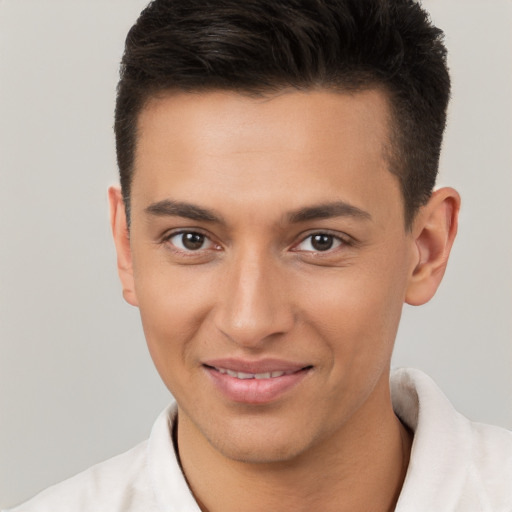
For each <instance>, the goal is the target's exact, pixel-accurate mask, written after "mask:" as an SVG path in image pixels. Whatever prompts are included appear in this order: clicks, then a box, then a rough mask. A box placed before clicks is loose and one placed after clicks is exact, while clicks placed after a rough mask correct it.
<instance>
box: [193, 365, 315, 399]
mask: <svg viewBox="0 0 512 512" xmlns="http://www.w3.org/2000/svg"><path fill="white" fill-rule="evenodd" d="M203 368H204V369H205V371H206V374H207V375H208V376H209V378H210V382H211V383H212V384H213V388H214V389H215V390H216V392H220V394H221V396H222V397H223V398H224V399H227V400H228V401H230V402H236V403H245V404H253V405H257V404H266V403H270V402H274V401H276V400H277V399H280V398H282V397H284V396H286V395H287V394H288V393H289V392H291V391H292V390H293V389H294V388H295V387H296V386H298V385H299V384H300V383H301V382H302V381H303V380H304V378H305V377H306V376H307V375H309V373H310V371H311V370H312V369H313V367H312V366H311V365H307V366H303V365H300V364H295V363H289V362H284V361H276V360H265V361H260V362H256V363H251V362H244V361H239V360H223V361H218V362H215V363H214V362H208V363H206V364H203Z"/></svg>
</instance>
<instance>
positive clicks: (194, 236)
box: [169, 231, 213, 251]
mask: <svg viewBox="0 0 512 512" xmlns="http://www.w3.org/2000/svg"><path fill="white" fill-rule="evenodd" d="M169 241H170V242H171V243H172V245H174V246H175V247H177V248H178V249H180V250H182V251H199V250H201V249H209V248H210V247H211V246H212V245H213V244H212V242H211V240H210V239H209V238H208V237H207V236H205V235H203V234H202V233H196V232H194V231H185V232H182V233H176V234H175V235H173V236H171V237H170V238H169Z"/></svg>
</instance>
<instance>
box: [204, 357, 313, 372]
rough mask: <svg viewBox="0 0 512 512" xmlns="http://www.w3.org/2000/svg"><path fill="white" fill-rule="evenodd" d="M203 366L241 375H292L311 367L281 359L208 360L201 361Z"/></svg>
mask: <svg viewBox="0 0 512 512" xmlns="http://www.w3.org/2000/svg"><path fill="white" fill-rule="evenodd" d="M203 364H204V365H205V366H211V367H213V368H217V369H218V368H223V369H225V370H232V371H234V372H243V373H254V374H257V373H268V372H287V373H293V372H298V371H300V370H303V369H304V368H308V367H310V366H311V365H308V364H303V363H296V362H292V361H286V360H283V359H272V358H267V359H260V360H256V361H250V360H244V359H235V358H224V359H210V360H207V361H203Z"/></svg>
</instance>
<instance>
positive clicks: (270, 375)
mask: <svg viewBox="0 0 512 512" xmlns="http://www.w3.org/2000/svg"><path fill="white" fill-rule="evenodd" d="M216 370H217V371H218V372H219V373H222V374H224V375H226V374H227V375H229V376H230V377H235V378H236V379H242V380H244V379H271V378H274V377H281V376H282V375H285V374H286V372H282V371H275V372H265V373H246V372H234V371H233V370H228V369H226V368H216Z"/></svg>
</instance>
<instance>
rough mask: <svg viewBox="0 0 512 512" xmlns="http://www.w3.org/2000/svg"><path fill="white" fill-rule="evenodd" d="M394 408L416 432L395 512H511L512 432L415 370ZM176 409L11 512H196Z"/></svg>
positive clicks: (398, 389)
mask: <svg viewBox="0 0 512 512" xmlns="http://www.w3.org/2000/svg"><path fill="white" fill-rule="evenodd" d="M391 395H392V400H393V408H394V410H395V413H396V414H397V415H398V416H399V417H400V419H401V420H402V421H403V422H404V423H405V424H406V425H407V426H408V427H409V428H410V429H411V430H412V431H413V432H414V441H413V445H412V451H411V459H410V463H409V468H408V470H407V475H406V478H405V482H404V485H403V488H402V492H401V494H400V497H399V500H398V504H397V507H396V512H445V511H446V512H455V511H457V512H512V432H509V431H508V430H505V429H501V428H498V427H493V426H490V425H483V424H479V423H473V422H471V421H469V420H468V419H466V418H464V417H463V416H462V415H460V414H459V413H457V412H456V411H455V410H454V409H453V407H452V406H451V404H450V403H449V402H448V400H447V398H446V397H445V396H444V395H443V393H442V392H441V391H440V390H439V388H438V387H437V386H436V385H435V384H434V382H433V381H432V380H431V379H430V378H429V377H427V376H426V375H425V374H423V373H422V372H420V371H418V370H405V369H402V370H395V371H394V372H392V376H391ZM176 414H177V409H176V404H173V405H171V406H170V407H169V408H167V409H166V410H164V411H163V412H162V413H161V414H160V416H159V417H158V419H157V420H156V422H155V424H154V426H153V429H152V431H151V436H150V438H149V439H148V440H147V441H145V442H143V443H141V444H139V445H138V446H136V447H135V448H133V449H131V450H130V451H128V452H126V453H124V454H122V455H118V456H117V457H114V458H112V459H109V460H107V461H105V462H102V463H100V464H97V465H96V466H93V467H92V468H90V469H88V470H86V471H84V472H83V473H80V474H79V475H77V476H75V477H73V478H70V479H69V480H66V481H64V482H62V483H60V484H57V485H55V486H53V487H50V488H49V489H47V490H46V491H43V492H42V493H40V494H39V495H37V496H36V497H35V498H33V499H31V500H30V501H28V502H27V503H25V504H23V505H20V506H19V507H16V508H14V509H12V512H200V509H199V507H198V506H197V504H196V502H195V500H194V498H193V496H192V494H191V492H190V490H189V488H188V486H187V483H186V481H185V478H184V476H183V474H182V472H181V469H180V466H179V463H178V460H177V458H176V453H175V451H174V447H173V442H172V435H171V432H172V427H173V423H174V422H175V420H176Z"/></svg>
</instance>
